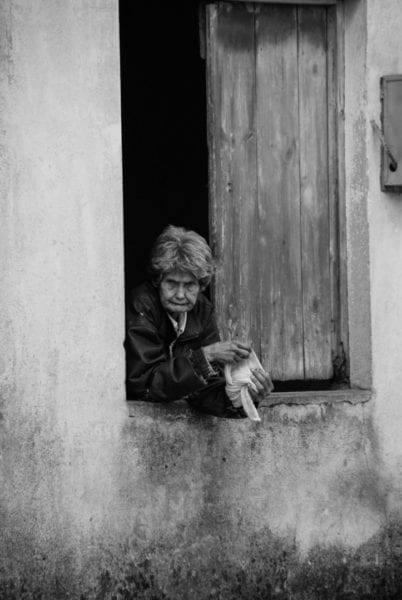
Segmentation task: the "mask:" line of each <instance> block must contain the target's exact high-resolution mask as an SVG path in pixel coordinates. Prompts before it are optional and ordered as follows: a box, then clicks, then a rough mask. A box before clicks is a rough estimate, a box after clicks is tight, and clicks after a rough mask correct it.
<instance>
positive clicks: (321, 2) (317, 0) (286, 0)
mask: <svg viewBox="0 0 402 600" xmlns="http://www.w3.org/2000/svg"><path fill="white" fill-rule="evenodd" d="M231 1H232V2H245V0H231ZM253 2H255V3H257V4H259V3H261V4H309V5H310V4H315V5H316V6H331V5H334V4H336V3H337V2H339V0H253Z"/></svg>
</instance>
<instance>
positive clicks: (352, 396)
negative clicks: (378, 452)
mask: <svg viewBox="0 0 402 600" xmlns="http://www.w3.org/2000/svg"><path fill="white" fill-rule="evenodd" d="M372 396H373V392H372V391H371V390H362V389H344V390H325V391H310V392H277V393H275V392H274V393H273V394H271V395H270V396H269V398H268V399H267V400H265V401H264V402H263V403H261V404H260V406H259V408H258V410H261V409H267V408H271V407H273V406H279V405H281V404H285V405H289V406H291V405H298V406H305V405H307V404H340V403H342V402H346V403H348V404H362V403H365V402H368V401H369V400H370V399H371V398H372ZM127 404H128V414H129V416H130V417H135V416H136V414H138V409H141V410H142V411H144V409H145V411H146V412H147V413H148V414H155V413H156V412H158V411H159V408H160V406H161V404H162V403H160V402H142V401H139V400H128V401H127ZM163 407H164V409H166V408H168V412H169V414H170V415H171V416H174V415H179V414H183V412H188V413H191V414H194V411H193V410H192V409H191V408H190V407H189V406H188V404H187V402H186V401H185V400H177V401H176V402H169V403H167V404H163ZM159 414H160V413H159Z"/></svg>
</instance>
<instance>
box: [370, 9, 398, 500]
mask: <svg viewBox="0 0 402 600" xmlns="http://www.w3.org/2000/svg"><path fill="white" fill-rule="evenodd" d="M401 27H402V7H401V5H400V2H398V0H388V1H387V2H382V1H381V0H370V2H368V32H369V36H368V38H369V44H368V64H369V66H370V68H369V71H368V77H367V97H368V113H367V118H368V121H370V119H375V120H376V121H377V123H380V114H381V104H380V91H379V86H380V82H379V80H380V77H381V76H383V75H395V74H401V73H402V38H401V35H398V34H397V32H398V31H399V32H400V31H401ZM367 138H368V172H369V174H370V177H369V184H370V185H369V194H368V202H367V205H368V210H369V221H370V254H371V293H372V319H373V328H372V331H373V365H374V386H375V388H376V390H377V393H378V400H377V403H376V407H375V408H376V411H375V423H376V426H377V428H378V431H379V435H380V441H381V450H382V456H383V460H384V466H385V467H386V469H387V473H388V476H389V486H390V492H391V494H390V506H389V509H390V510H392V511H398V512H399V511H400V510H401V509H402V501H401V498H402V495H401V492H402V487H401V486H402V443H401V435H400V432H401V430H402V369H401V356H402V279H401V260H402V235H401V234H402V194H393V193H382V192H381V190H380V179H379V176H380V156H381V154H380V142H379V140H378V137H377V136H376V135H375V134H374V133H373V131H372V129H371V126H370V123H367Z"/></svg>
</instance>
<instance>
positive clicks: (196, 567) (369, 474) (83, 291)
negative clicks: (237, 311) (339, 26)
mask: <svg viewBox="0 0 402 600" xmlns="http://www.w3.org/2000/svg"><path fill="white" fill-rule="evenodd" d="M397 3H398V0H369V2H368V3H367V4H366V2H365V0H349V2H347V3H346V19H347V28H346V34H345V39H346V52H345V57H346V62H347V65H346V67H347V68H346V86H345V96H346V104H345V108H346V111H345V123H346V199H347V219H348V220H347V223H348V259H349V264H350V270H349V289H350V306H349V308H350V310H349V316H350V323H351V348H352V352H353V353H354V354H353V357H354V359H355V363H354V365H352V370H353V377H354V382H355V383H356V384H360V385H362V386H367V385H369V384H370V382H371V366H372V364H373V374H374V386H375V390H376V396H375V399H373V400H371V401H370V402H369V403H367V404H357V405H349V404H348V403H341V404H334V405H320V406H315V405H313V404H311V405H308V406H277V407H274V408H264V409H262V411H261V412H262V415H263V422H262V423H261V424H260V425H258V426H255V425H253V424H251V423H249V422H237V421H236V422H229V421H220V420H217V419H214V418H208V417H200V416H196V415H194V414H193V413H191V412H190V411H189V410H187V409H183V407H182V406H180V405H179V406H172V407H169V408H167V407H160V406H157V405H149V404H145V405H142V404H141V403H139V404H138V407H137V409H136V412H135V414H134V416H133V417H128V410H127V406H126V403H125V399H124V390H123V380H124V356H123V349H122V341H123V336H124V320H123V319H124V315H123V269H122V267H123V253H122V245H123V238H122V223H121V221H122V192H121V153H120V98H119V61H118V15H117V2H115V1H113V0H32V1H31V2H25V0H3V2H1V3H0V27H1V31H0V64H1V71H0V119H1V128H0V140H1V155H0V168H1V177H0V186H1V203H0V211H1V215H0V256H1V259H0V279H1V282H2V285H1V287H0V306H1V322H0V338H1V340H2V341H1V344H2V356H1V381H0V386H1V387H0V398H1V408H0V413H1V419H0V432H1V459H0V467H1V486H0V531H1V536H2V543H1V546H0V575H1V577H0V580H1V585H0V597H4V598H20V597H25V598H49V599H50V598H51V599H54V598H66V597H71V598H81V600H82V599H83V598H98V599H101V598H112V597H115V598H123V597H124V598H130V597H133V598H134V597H140V598H164V599H165V600H166V599H167V598H172V599H173V598H211V597H219V598H282V599H284V598H290V597H292V598H293V599H295V598H296V599H301V598H305V599H310V598H319V599H322V598H325V597H327V598H333V597H337V596H336V594H338V595H339V593H340V592H341V591H342V593H343V592H344V593H345V594H347V593H348V594H349V595H348V596H345V597H348V598H363V597H365V598H368V597H373V598H376V597H381V596H380V594H383V596H382V597H391V594H392V593H395V590H398V589H399V590H401V589H402V588H401V587H400V584H401V582H400V579H398V577H399V575H398V573H399V571H400V564H399V562H398V561H399V555H398V551H397V548H398V544H400V542H401V535H400V529H399V525H398V521H397V520H396V521H393V520H392V519H393V517H392V514H393V513H392V511H391V509H392V510H393V509H395V510H396V509H397V508H399V506H398V502H397V500H396V498H397V495H396V493H394V494H393V493H392V492H393V491H394V492H396V491H397V490H398V486H399V485H400V483H401V482H402V477H400V473H399V468H400V458H399V457H400V449H399V444H397V442H395V439H396V438H395V432H396V430H397V428H398V425H399V419H400V418H401V414H400V413H401V411H400V410H399V409H398V406H399V404H398V387H399V379H400V374H399V371H398V359H400V358H401V357H402V347H400V345H401V343H402V342H400V336H398V329H397V325H396V323H397V317H398V315H399V312H400V310H401V309H400V308H399V306H400V302H399V300H400V297H399V296H400V294H401V290H400V287H399V286H398V285H396V283H395V281H396V277H397V273H398V260H397V258H396V257H397V253H398V248H399V245H400V244H401V242H400V239H399V238H400V231H399V224H398V223H399V221H400V219H398V215H399V212H400V207H401V206H402V205H400V204H399V203H398V199H397V198H390V197H388V195H387V196H385V195H382V194H380V192H379V185H378V160H379V159H378V156H379V155H378V145H377V142H376V140H374V139H372V138H371V132H370V130H369V126H368V122H369V119H370V118H371V117H372V115H378V110H379V103H378V75H379V74H383V71H387V70H388V71H390V70H392V71H393V70H394V69H397V68H398V67H400V66H402V65H400V64H399V63H398V62H395V60H396V59H395V55H396V54H397V53H398V52H399V59H398V60H399V61H401V60H402V59H401V58H400V56H401V52H400V50H401V48H400V45H401V42H400V40H399V37H400V35H399V31H400V25H402V23H401V21H402V11H401V9H400V8H399V7H398V6H397ZM384 7H386V9H385V10H384ZM388 8H390V9H391V8H394V13H395V14H393V17H392V19H391V18H390V16H389V14H390V13H389V12H388ZM379 23H380V24H381V23H382V28H381V27H379ZM381 30H382V31H383V32H384V33H379V32H380V31H381ZM366 38H367V43H366ZM392 44H394V45H395V48H394V50H395V53H394V52H392V53H390V52H388V50H386V45H387V46H388V47H390V46H392ZM367 61H368V63H367ZM367 64H368V66H369V68H366V67H367ZM366 87H367V93H365V90H366ZM401 218H402V217H401ZM400 225H401V226H402V223H400ZM391 251H392V253H391ZM391 255H392V256H393V260H392V261H391V260H390V256H391ZM399 255H400V248H399ZM369 275H371V281H372V294H370V288H369V281H370V277H369ZM386 286H387V296H386V302H387V311H386V312H387V316H386V317H385V318H384V308H383V307H382V306H381V304H382V302H383V301H384V294H383V289H384V287H386ZM370 302H371V303H372V319H373V327H372V328H371V322H370ZM371 336H372V338H373V351H372V352H371ZM389 348H392V349H393V352H392V355H391V356H390V353H389ZM356 357H357V358H356ZM374 409H375V412H374ZM395 514H396V513H395ZM398 586H399V587H398ZM24 594H25V595H24ZM364 594H366V595H364ZM367 594H372V596H370V595H367ZM387 594H388V596H387Z"/></svg>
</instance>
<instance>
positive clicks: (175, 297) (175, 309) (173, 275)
mask: <svg viewBox="0 0 402 600" xmlns="http://www.w3.org/2000/svg"><path fill="white" fill-rule="evenodd" d="M199 293H200V284H199V283H198V281H197V279H195V277H193V276H192V275H191V274H190V273H182V272H180V271H170V272H169V273H167V274H166V275H165V276H164V277H163V279H162V281H161V283H160V285H159V297H160V300H161V304H162V306H163V308H164V309H165V310H166V311H167V312H168V313H170V314H171V315H173V316H175V315H176V316H177V315H179V314H180V313H185V312H188V311H189V310H191V309H192V308H193V307H194V305H195V303H196V302H197V298H198V294H199Z"/></svg>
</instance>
